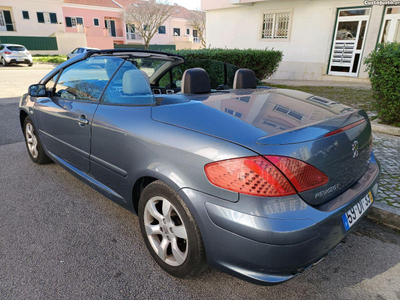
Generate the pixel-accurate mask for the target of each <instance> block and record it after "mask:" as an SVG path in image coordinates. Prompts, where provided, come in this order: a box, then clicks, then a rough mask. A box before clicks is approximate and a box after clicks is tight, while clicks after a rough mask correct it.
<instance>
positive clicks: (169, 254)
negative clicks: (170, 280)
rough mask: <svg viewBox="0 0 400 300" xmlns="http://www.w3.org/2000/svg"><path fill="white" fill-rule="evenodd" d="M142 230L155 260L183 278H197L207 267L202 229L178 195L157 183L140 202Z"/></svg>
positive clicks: (145, 191) (147, 188)
mask: <svg viewBox="0 0 400 300" xmlns="http://www.w3.org/2000/svg"><path fill="white" fill-rule="evenodd" d="M138 213H139V222H140V229H141V232H142V235H143V238H144V241H145V243H146V246H147V248H148V250H149V251H150V253H151V255H152V256H153V258H154V260H155V261H156V262H157V263H158V264H159V265H160V266H161V267H162V268H163V269H164V270H165V271H166V272H168V273H169V274H171V275H172V276H175V277H180V278H190V277H195V276H198V275H199V274H200V273H201V272H203V271H204V270H205V269H206V268H207V262H206V255H205V251H204V246H203V240H202V238H201V234H200V230H199V228H198V226H197V224H196V222H195V220H194V218H193V216H192V214H191V213H190V211H189V209H188V208H187V206H186V204H185V203H184V202H183V201H182V199H181V198H180V197H179V195H178V194H177V193H176V192H175V191H173V190H172V189H171V188H170V187H168V186H167V185H166V184H165V183H163V182H161V181H158V180H157V181H154V182H152V183H151V184H149V185H148V186H147V187H146V188H145V189H144V190H143V192H142V194H141V196H140V200H139V211H138Z"/></svg>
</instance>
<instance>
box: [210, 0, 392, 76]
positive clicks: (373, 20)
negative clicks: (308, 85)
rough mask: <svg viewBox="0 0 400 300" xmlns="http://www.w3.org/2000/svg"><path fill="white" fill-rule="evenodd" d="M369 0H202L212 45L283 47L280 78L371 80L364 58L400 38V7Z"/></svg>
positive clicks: (280, 48)
mask: <svg viewBox="0 0 400 300" xmlns="http://www.w3.org/2000/svg"><path fill="white" fill-rule="evenodd" d="M368 2H369V3H371V2H372V1H360V0H358V1H342V0H328V1H323V0H314V1H308V0H307V1H305V0H299V1H274V0H269V1H263V0H202V9H203V10H205V11H206V13H207V29H206V30H207V33H208V34H207V45H211V47H218V48H225V47H228V48H254V49H266V48H269V49H271V48H274V49H276V50H281V51H283V55H284V57H283V61H282V62H281V64H280V66H279V69H278V71H277V72H276V73H275V74H274V78H277V79H293V80H343V81H366V80H367V78H368V74H367V72H366V71H365V67H364V65H363V63H362V62H363V60H364V58H365V57H366V56H367V55H368V54H369V53H370V52H371V51H372V50H373V49H374V48H375V47H376V45H377V43H378V42H391V41H400V30H399V28H400V7H392V6H383V5H382V6H380V5H372V3H371V5H370V4H369V3H368Z"/></svg>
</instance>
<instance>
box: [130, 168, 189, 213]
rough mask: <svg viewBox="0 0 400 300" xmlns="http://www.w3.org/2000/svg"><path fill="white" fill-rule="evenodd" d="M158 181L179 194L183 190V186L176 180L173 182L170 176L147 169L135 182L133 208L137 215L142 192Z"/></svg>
mask: <svg viewBox="0 0 400 300" xmlns="http://www.w3.org/2000/svg"><path fill="white" fill-rule="evenodd" d="M156 180H160V181H162V182H163V183H165V184H166V185H168V186H169V187H170V188H171V189H173V190H174V191H175V192H178V191H179V190H180V189H181V188H183V186H180V185H179V183H178V182H177V181H176V180H173V179H172V178H171V177H170V176H168V175H166V174H163V173H160V172H156V171H154V170H149V169H147V170H146V171H145V172H143V173H141V174H140V177H138V178H137V179H136V180H135V183H134V184H133V188H132V207H133V209H134V212H135V213H136V214H137V212H138V207H139V199H140V195H141V193H142V191H143V190H144V189H145V187H146V186H148V185H149V184H150V183H152V182H154V181H156Z"/></svg>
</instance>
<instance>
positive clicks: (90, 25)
mask: <svg viewBox="0 0 400 300" xmlns="http://www.w3.org/2000/svg"><path fill="white" fill-rule="evenodd" d="M63 14H64V20H63V23H64V24H65V25H66V22H65V18H66V17H80V18H82V19H83V27H84V31H85V33H86V37H87V46H88V47H93V48H100V49H112V48H114V45H113V44H114V42H115V43H124V41H125V28H124V23H123V20H122V17H123V16H122V13H120V12H113V11H105V10H92V9H81V8H73V7H63ZM95 18H97V19H99V26H95V25H94V19H95ZM105 19H113V20H115V28H116V32H117V36H118V37H110V36H108V30H107V29H106V28H105ZM78 30H79V27H66V26H65V31H66V32H78Z"/></svg>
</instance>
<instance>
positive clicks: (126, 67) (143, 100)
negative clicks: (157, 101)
mask: <svg viewBox="0 0 400 300" xmlns="http://www.w3.org/2000/svg"><path fill="white" fill-rule="evenodd" d="M101 102H103V103H108V104H127V105H151V104H154V97H153V93H152V91H151V88H150V84H149V82H148V81H147V79H146V78H145V77H144V75H143V73H142V72H141V71H140V70H139V69H138V68H136V66H135V65H134V64H133V63H132V62H130V61H126V62H125V63H124V64H123V65H122V67H121V68H120V69H119V70H118V72H117V74H115V76H114V78H113V79H112V80H111V82H110V84H109V85H108V87H107V89H106V91H105V93H104V96H103V98H102V99H101Z"/></svg>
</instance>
